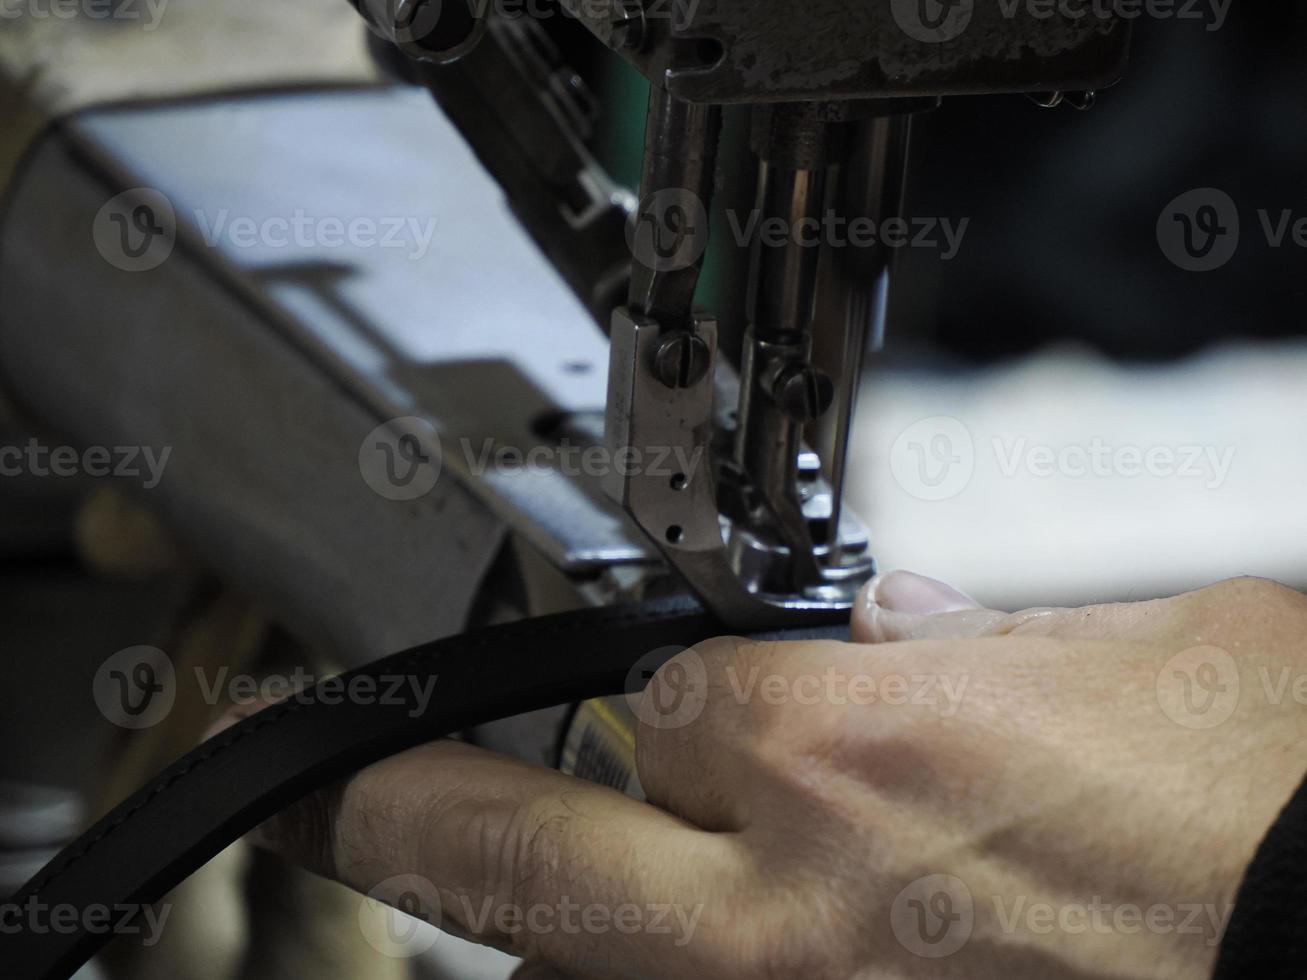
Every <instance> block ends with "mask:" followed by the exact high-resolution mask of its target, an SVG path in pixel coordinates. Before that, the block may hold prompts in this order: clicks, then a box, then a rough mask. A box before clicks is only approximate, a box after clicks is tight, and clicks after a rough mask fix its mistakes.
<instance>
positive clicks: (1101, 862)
mask: <svg viewBox="0 0 1307 980" xmlns="http://www.w3.org/2000/svg"><path fill="white" fill-rule="evenodd" d="M853 628H854V639H855V643H853V644H836V643H774V644H755V643H749V642H747V641H744V640H735V639H730V638H726V639H720V640H715V641H713V642H710V643H706V644H703V645H701V646H699V647H697V648H695V649H693V650H690V651H687V652H686V653H684V654H682V655H681V656H680V657H678V658H676V659H675V660H674V661H672V663H670V664H669V665H668V666H667V667H665V668H664V669H663V671H662V672H660V674H659V676H658V677H656V678H655V680H654V683H653V684H652V685H651V687H650V690H649V691H648V692H647V693H646V694H645V701H644V703H643V704H642V706H641V710H640V712H639V714H640V716H641V717H642V719H643V722H642V723H641V725H640V730H639V732H638V737H637V746H636V748H637V758H638V762H639V773H640V778H641V781H642V783H643V785H644V787H645V790H646V792H647V794H648V797H649V803H648V804H646V803H641V802H637V801H635V800H632V799H629V798H627V797H624V796H622V795H620V794H618V793H616V792H613V791H610V790H607V789H604V788H600V787H596V786H591V785H589V784H586V783H582V782H580V781H577V780H574V779H572V778H569V777H567V776H564V775H561V774H559V773H555V772H550V771H546V770H543V769H538V768H534V767H531V766H527V765H524V764H522V763H518V762H515V761H511V760H508V759H505V758H502V757H499V756H495V755H492V754H490V753H487V752H484V751H481V750H478V749H475V748H471V747H468V746H466V745H460V744H455V743H440V744H434V745H429V746H426V747H424V748H420V749H417V750H414V751H412V752H408V753H406V754H404V755H401V756H398V757H396V758H394V759H391V760H388V761H386V762H383V763H381V764H379V765H376V766H373V767H371V768H370V769H368V770H366V771H364V772H362V773H360V774H358V775H357V776H355V777H353V778H352V779H350V780H349V781H348V782H346V783H345V784H343V785H342V786H339V787H337V788H336V789H334V790H332V791H330V792H326V793H322V794H319V795H317V796H315V797H313V798H312V799H310V800H307V801H305V802H304V803H302V804H301V805H299V806H297V807H296V808H293V809H292V810H290V811H288V812H287V813H286V814H284V815H282V816H281V817H279V818H278V819H277V820H274V821H273V822H271V823H270V824H268V825H267V826H265V828H263V830H262V831H261V837H262V840H263V842H264V843H265V844H267V845H268V846H271V847H274V848H276V849H278V850H280V851H281V852H283V853H285V854H286V855H287V856H289V857H291V858H293V859H295V860H298V861H301V862H303V863H305V864H307V865H309V866H310V867H312V868H314V869H316V870H318V871H320V872H321V873H323V874H326V875H329V876H332V877H335V878H337V879H339V880H341V881H343V882H346V883H348V884H350V885H352V886H354V887H356V888H358V889H360V890H361V891H364V892H370V893H373V894H379V895H380V896H381V897H383V898H388V899H389V900H391V901H398V899H399V895H398V892H399V891H407V892H409V893H411V892H412V891H413V887H412V883H413V882H414V881H418V882H424V883H427V885H428V887H427V888H426V889H425V891H424V889H422V888H418V889H417V893H418V894H419V896H420V897H422V898H423V902H422V904H423V906H424V908H426V910H427V911H433V912H434V913H435V914H437V915H439V916H440V918H441V919H443V921H444V922H445V924H446V926H447V927H448V928H450V929H452V930H453V931H457V932H460V933H463V934H466V935H469V936H471V937H473V938H476V939H478V940H480V941H482V942H485V943H489V944H493V945H497V946H499V947H501V948H505V949H508V950H510V951H512V952H515V953H517V954H519V955H521V956H524V957H527V958H528V959H532V960H535V961H538V962H539V963H541V964H546V963H547V964H552V965H553V966H554V967H556V968H558V969H561V970H563V971H566V972H567V973H570V974H572V975H575V976H582V977H594V978H607V977H626V978H640V980H658V978H668V980H672V978H681V977H686V976H697V977H709V978H723V980H734V978H739V980H767V978H772V977H776V978H785V980H790V978H794V977H803V978H805V980H825V978H831V980H836V978H840V980H842V978H848V977H867V978H871V977H876V978H882V977H902V978H917V977H923V978H924V977H931V978H959V980H960V978H966V980H983V978H990V977H994V978H999V977H1001V978H1003V980H1022V978H1031V980H1045V978H1048V977H1058V978H1063V980H1065V978H1070V980H1079V978H1135V977H1157V978H1162V977H1166V978H1194V980H1198V978H1205V977H1206V976H1207V975H1208V974H1209V972H1210V970H1211V967H1212V964H1213V962H1214V959H1215V954H1216V948H1217V945H1218V944H1219V940H1220V936H1221V933H1222V931H1223V929H1224V926H1225V924H1226V923H1227V921H1228V918H1229V915H1230V912H1231V909H1232V904H1233V902H1234V895H1235V891H1236V889H1237V887H1238V885H1239V882H1240V878H1241V875H1242V873H1243V870H1244V868H1245V867H1246V866H1247V864H1248V862H1249V861H1250V860H1251V858H1252V855H1253V852H1254V850H1255V848H1256V846H1257V844H1258V842H1259V841H1260V839H1261V837H1262V835H1263V834H1264V833H1265V831H1266V829H1267V827H1268V826H1269V825H1270V824H1271V822H1272V821H1273V820H1274V818H1275V816H1276V814H1277V812H1278V811H1279V809H1280V808H1281V807H1282V805H1283V804H1284V803H1285V801H1286V800H1287V799H1288V798H1289V796H1290V795H1291V794H1292V792H1293V790H1294V789H1295V787H1296V786H1297V785H1298V783H1299V782H1300V781H1301V779H1302V775H1303V772H1304V770H1305V769H1307V749H1304V747H1303V746H1304V744H1305V742H1304V736H1307V712H1304V710H1303V707H1304V704H1307V644H1305V643H1304V640H1303V638H1304V637H1305V636H1307V598H1304V597H1303V596H1301V595H1299V594H1298V593H1296V592H1293V591H1291V590H1289V589H1285V588H1282V587H1280V586H1276V585H1273V584H1271V583H1268V582H1262V581H1255V580H1239V581H1234V582H1229V583H1225V584H1223V585H1218V586H1215V587H1213V588H1210V589H1206V590H1203V591H1201V592H1197V593H1192V594H1189V595H1185V596H1180V597H1178V598H1175V599H1168V600H1160V601H1155V602H1144V603H1135V604H1126V605H1111V606H1096V607H1090V608H1084V609H1040V610H1029V611H1026V612H1021V613H1016V614H1005V613H1000V612H995V611H992V610H985V609H981V608H979V607H977V606H976V605H975V604H974V603H972V602H971V601H970V600H969V599H967V598H966V597H965V596H963V595H961V594H959V593H956V592H954V591H953V590H951V589H948V588H947V587H945V586H942V585H940V584H939V583H935V582H932V581H930V580H928V579H923V578H920V577H919V576H914V575H910V574H907V573H893V574H890V575H887V576H883V577H881V578H880V579H878V580H877V581H876V582H874V583H873V584H872V586H871V587H870V588H869V589H868V590H867V592H866V593H865V595H864V597H863V601H862V602H861V603H860V605H859V608H858V609H857V611H856V613H855V617H854V623H853ZM686 678H690V679H693V680H694V681H695V682H696V683H695V684H694V685H692V686H691V687H689V688H686V687H685V680H686ZM678 685H679V686H678ZM669 690H674V693H676V694H677V696H676V697H673V698H668V697H667V694H668V691H669ZM390 892H395V893H396V894H390ZM409 897H410V898H411V897H412V896H411V894H410V896H409ZM400 904H402V903H400ZM431 906H435V907H436V908H435V909H432V908H431ZM533 916H534V919H533ZM530 969H531V970H541V969H544V967H543V966H533V967H531V968H530ZM523 975H524V976H525V973H524V974H523ZM531 975H532V976H536V975H537V973H532V974H531ZM540 975H543V974H540Z"/></svg>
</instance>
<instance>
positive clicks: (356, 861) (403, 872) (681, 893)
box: [255, 742, 754, 978]
mask: <svg viewBox="0 0 1307 980" xmlns="http://www.w3.org/2000/svg"><path fill="white" fill-rule="evenodd" d="M255 840H256V842H257V843H261V844H263V845H264V846H267V847H270V848H271V849H273V850H276V851H278V852H279V853H282V854H283V855H284V856H286V857H287V858H289V859H290V860H293V861H296V862H297V863H301V864H304V865H306V866H307V867H309V868H310V869H311V870H314V871H316V872H318V873H320V874H322V875H324V876H326V877H330V878H333V879H335V880H338V881H341V882H343V883H344V884H347V885H349V886H351V887H353V888H355V889H357V890H359V891H361V892H364V893H368V894H370V895H372V896H373V897H375V898H379V899H380V900H382V901H385V902H387V903H389V904H394V905H396V906H398V907H400V908H403V909H405V910H406V911H413V910H414V908H412V907H411V906H415V907H416V908H417V909H418V910H420V912H421V915H422V917H424V918H427V919H429V920H430V921H433V922H444V923H445V924H446V925H447V926H448V927H449V928H450V929H451V931H454V932H457V933H459V934H463V935H466V936H468V937H470V938H474V939H476V940H478V941H480V942H483V943H487V944H489V945H495V946H498V947H499V948H501V949H505V950H507V951H510V952H513V953H515V954H516V955H519V956H522V957H524V958H528V959H531V960H533V961H534V960H540V961H545V962H548V963H551V964H554V965H555V966H556V967H557V968H559V969H562V970H563V971H564V973H565V974H566V973H575V974H578V975H581V976H586V977H609V976H647V977H651V978H659V977H664V976H672V975H676V976H679V975H684V974H683V973H682V972H681V971H682V969H683V968H684V967H685V966H686V965H687V964H688V965H689V967H690V972H691V974H698V975H715V972H720V969H721V966H722V964H721V963H720V962H719V961H717V962H714V957H715V954H713V953H712V950H713V949H714V948H715V947H714V945H713V944H712V943H701V942H698V941H697V939H698V934H699V933H700V932H704V933H707V932H710V931H711V930H712V929H713V928H715V926H714V922H716V923H717V926H716V928H720V926H721V923H722V922H723V920H725V921H727V922H729V910H730V909H731V908H733V907H738V900H739V897H740V896H743V895H747V894H749V893H750V892H751V891H752V890H753V887H754V885H753V883H752V882H751V881H748V880H746V879H747V877H748V874H747V866H746V864H745V862H744V861H743V860H742V859H741V857H740V855H739V852H738V850H737V847H736V845H735V844H734V842H733V841H732V839H731V838H729V837H726V836H721V835H714V834H710V833H706V832H704V831H702V830H699V829H697V828H695V827H693V826H690V825H689V824H687V823H685V822H683V821H682V820H680V819H678V818H677V817H674V816H672V815H670V814H668V813H665V812H662V811H660V810H658V809H655V808H654V807H651V806H649V805H647V804H644V803H641V802H638V801H636V800H633V799H630V798H628V797H626V796H623V795H622V794H620V793H617V792H614V791H612V790H609V789H607V788H604V787H599V786H594V785H591V784H589V783H585V782H582V781H580V780H576V779H573V778H571V777H568V776H565V775H563V774H561V773H557V772H553V771H551V770H546V769H541V768H537V767H534V766H529V765H526V764H524V763H520V762H517V761H515V760H511V759H507V758H504V757H501V756H497V755H494V754H492V753H489V752H486V751H484V750H481V749H477V748H475V747H472V746H468V745H464V744H460V743H456V742H440V743H436V744H432V745H428V746H424V747H422V748H419V749H414V750H413V751H410V752H407V753H405V754H403V755H400V756H396V757H394V758H392V759H389V760H387V761H385V762H382V763H379V764H378V765H375V766H372V767H370V768H368V769H366V770H364V771H363V772H361V773H359V774H357V775H356V776H354V777H352V778H351V779H349V780H348V781H346V782H345V783H343V784H342V785H340V786H338V787H336V788H334V789H333V790H331V791H328V792H323V793H318V794H314V795H313V796H312V797H310V798H309V799H307V800H304V801H302V802H301V803H299V804H297V805H296V806H294V807H292V808H290V809H289V810H288V811H286V812H285V813H283V814H281V815H279V816H278V817H276V818H274V819H273V820H272V821H269V822H268V823H267V824H265V825H264V826H263V827H262V828H260V831H259V832H258V833H257V834H256V835H255ZM433 905H434V906H437V907H436V908H432V906H433ZM701 950H702V951H703V956H702V957H701V958H699V957H698V954H699V952H700V951H701ZM669 963H675V964H677V969H676V970H674V971H671V970H670V968H669V966H668V964H669ZM669 971H670V972H669Z"/></svg>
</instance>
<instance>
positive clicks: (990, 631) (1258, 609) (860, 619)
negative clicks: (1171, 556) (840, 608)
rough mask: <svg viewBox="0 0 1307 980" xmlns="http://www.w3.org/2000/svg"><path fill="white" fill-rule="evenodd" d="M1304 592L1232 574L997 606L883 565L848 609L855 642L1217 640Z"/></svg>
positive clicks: (1295, 607) (1292, 620) (1295, 601)
mask: <svg viewBox="0 0 1307 980" xmlns="http://www.w3.org/2000/svg"><path fill="white" fill-rule="evenodd" d="M1305 605H1307V599H1304V597H1303V596H1301V595H1300V594H1298V593H1296V592H1294V591H1293V590H1291V589H1287V588H1285V587H1283V586H1279V585H1276V584H1275V583H1273V582H1267V581H1264V580H1260V579H1246V578H1245V579H1234V580H1232V581H1229V582H1223V583H1221V584H1219V585H1215V586H1212V587H1210V588H1206V589H1201V590H1199V591H1197V592H1190V593H1186V594H1184V595H1180V596H1176V597H1174V598H1166V599H1154V600H1150V601H1146V602H1122V603H1108V604H1104V605H1095V606H1085V607H1082V608H1077V609H1049V608H1045V609H1027V610H1024V611H1022V612H1017V613H1011V614H1009V613H1003V612H999V611H997V610H993V609H985V608H983V607H981V606H980V605H979V604H978V603H976V602H975V601H974V600H973V599H971V598H970V597H968V596H966V595H964V594H962V593H961V592H958V591H957V590H956V589H953V588H952V587H950V586H948V585H945V584H944V583H942V582H937V581H935V580H933V579H929V578H925V577H924V576H921V575H916V574H914V573H912V572H889V573H887V574H885V575H879V576H877V577H876V578H875V579H873V580H872V581H871V582H870V583H869V584H868V585H867V586H866V587H865V588H864V589H863V591H862V592H861V594H860V595H859V597H858V602H857V603H856V605H855V607H854V612H853V622H852V627H853V638H854V640H855V642H858V643H895V642H902V641H908V640H933V639H961V638H966V637H982V636H1011V635H1020V636H1051V637H1057V638H1060V639H1079V640H1120V641H1126V642H1132V643H1148V642H1155V643H1165V644H1167V645H1176V644H1179V645H1184V644H1186V643H1189V644H1196V643H1212V642H1215V643H1218V644H1219V643H1221V642H1224V641H1226V640H1231V641H1232V640H1233V639H1234V638H1237V637H1238V636H1239V635H1242V634H1243V633H1245V632H1246V631H1247V628H1248V627H1249V625H1250V622H1246V621H1245V620H1250V621H1256V622H1260V621H1266V620H1267V619H1268V618H1270V619H1275V618H1277V617H1278V618H1279V619H1281V620H1283V621H1285V622H1286V623H1288V624H1296V623H1297V621H1298V616H1300V615H1301V612H1302V610H1303V608H1304V606H1305Z"/></svg>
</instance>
